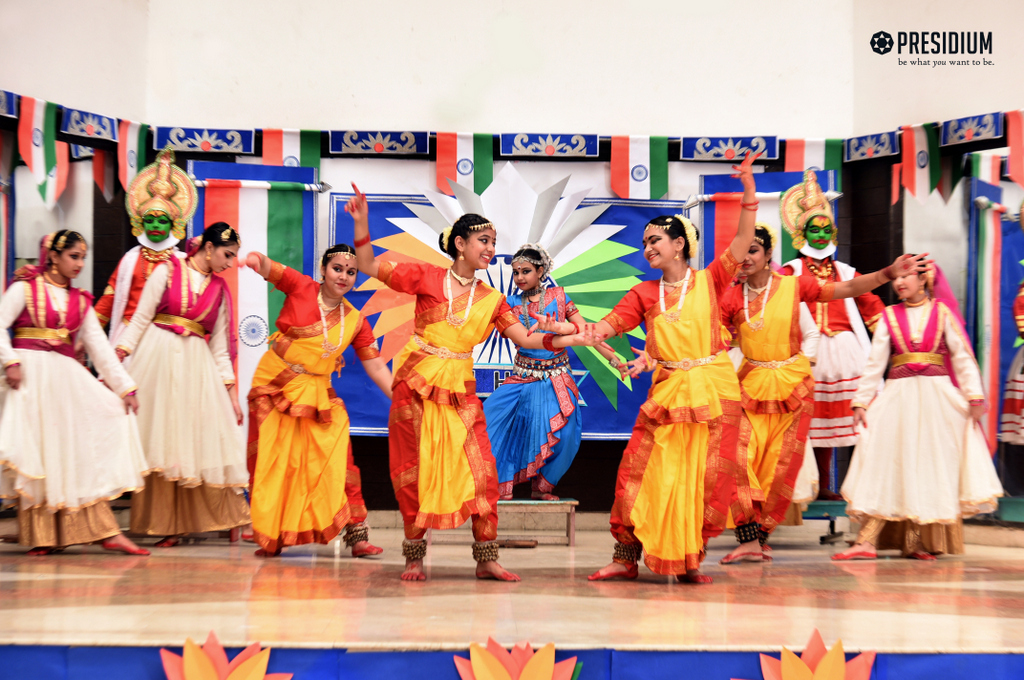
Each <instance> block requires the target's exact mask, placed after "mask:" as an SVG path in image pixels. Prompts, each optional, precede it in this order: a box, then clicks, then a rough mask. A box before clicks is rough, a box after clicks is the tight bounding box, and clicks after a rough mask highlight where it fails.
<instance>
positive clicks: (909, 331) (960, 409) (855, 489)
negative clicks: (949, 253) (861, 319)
mask: <svg viewBox="0 0 1024 680" xmlns="http://www.w3.org/2000/svg"><path fill="white" fill-rule="evenodd" d="M893 287H894V288H895V290H896V293H897V294H898V295H899V296H900V298H901V299H902V300H903V302H902V303H900V304H897V305H893V306H891V307H887V308H886V310H885V313H884V314H883V315H882V321H881V322H879V324H878V326H877V328H876V329H875V337H874V340H873V341H872V343H871V356H870V358H869V359H868V365H867V367H866V369H865V371H864V377H863V378H862V379H861V381H860V386H859V387H858V390H857V394H856V396H855V398H854V400H853V410H854V418H855V421H856V423H857V425H859V426H861V427H862V428H863V429H862V432H861V437H860V442H859V443H858V444H857V448H856V449H855V450H854V452H853V460H852V462H851V465H850V470H849V472H848V473H847V475H846V481H845V482H844V483H843V487H842V493H843V496H844V497H845V498H846V500H847V502H848V507H847V511H846V512H847V514H848V515H849V516H850V517H851V518H853V519H854V520H856V521H857V522H859V523H860V525H861V528H860V533H859V534H858V535H857V542H856V544H855V545H854V546H853V547H851V548H850V549H848V550H846V551H844V552H841V553H839V554H837V555H834V556H833V558H832V559H835V560H860V559H875V557H876V556H877V551H878V550H886V549H898V550H900V552H901V553H902V555H903V556H904V557H908V558H910V559H918V560H933V559H935V555H936V554H941V553H950V554H959V553H962V552H963V522H962V519H963V518H964V517H970V516H971V515H974V514H977V513H982V512H991V511H993V510H994V509H995V508H996V503H997V500H996V499H997V498H998V497H999V496H1001V495H1002V494H1003V489H1002V486H1001V485H1000V483H999V479H998V478H997V477H996V471H995V467H994V466H993V464H992V458H991V456H990V454H989V448H988V445H987V443H986V442H985V436H984V434H983V433H982V431H981V429H980V428H979V427H978V426H977V421H978V420H980V419H981V418H982V416H983V415H984V413H985V398H984V394H983V392H982V387H981V375H980V373H979V371H978V364H977V362H976V361H975V359H974V354H973V353H972V352H971V346H970V341H969V340H968V339H967V335H966V334H965V333H964V329H963V320H962V317H961V316H960V311H959V308H958V306H957V303H956V299H955V298H954V297H953V296H952V294H951V292H950V290H949V286H948V285H947V284H946V281H945V278H944V277H943V276H942V272H941V270H939V269H938V267H935V268H934V269H933V270H931V271H929V272H927V273H926V274H923V275H920V276H918V275H910V276H901V277H899V278H897V279H896V280H895V281H893ZM886 366H888V367H889V375H888V379H887V380H886V381H885V385H884V387H883V389H882V393H881V394H880V395H879V396H878V398H877V399H875V400H874V401H873V402H871V397H872V396H873V394H874V391H875V390H876V388H877V387H878V383H879V381H881V379H882V374H883V373H884V372H885V369H886ZM869 402H870V405H869Z"/></svg>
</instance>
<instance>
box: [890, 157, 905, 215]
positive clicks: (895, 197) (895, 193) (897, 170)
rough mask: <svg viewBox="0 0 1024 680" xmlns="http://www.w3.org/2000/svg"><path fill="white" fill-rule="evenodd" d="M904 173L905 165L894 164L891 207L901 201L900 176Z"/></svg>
mask: <svg viewBox="0 0 1024 680" xmlns="http://www.w3.org/2000/svg"><path fill="white" fill-rule="evenodd" d="M902 173H903V163H893V164H892V196H891V197H890V199H889V205H896V203H898V202H899V200H900V175H901V174H902Z"/></svg>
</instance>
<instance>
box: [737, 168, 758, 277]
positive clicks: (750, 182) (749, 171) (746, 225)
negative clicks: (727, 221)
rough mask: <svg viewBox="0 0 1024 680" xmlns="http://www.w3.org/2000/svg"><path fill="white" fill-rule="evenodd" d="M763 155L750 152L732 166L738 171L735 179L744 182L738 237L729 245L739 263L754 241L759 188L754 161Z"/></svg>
mask: <svg viewBox="0 0 1024 680" xmlns="http://www.w3.org/2000/svg"><path fill="white" fill-rule="evenodd" d="M760 155H761V154H757V155H753V154H751V153H750V152H749V151H748V152H747V157H746V158H744V159H743V162H742V163H740V164H739V165H734V166H732V169H733V170H735V171H736V174H735V175H733V177H738V178H739V180H740V181H741V182H743V202H742V203H740V223H739V226H738V227H737V228H736V236H735V237H734V238H733V240H732V243H730V244H729V251H730V252H731V253H732V256H733V258H735V260H736V261H737V262H742V261H743V258H745V257H746V256H747V251H748V250H750V244H751V243H752V242H753V241H754V222H756V221H757V193H756V192H757V187H756V183H755V182H754V170H753V165H754V161H755V160H757V157H758V156H760Z"/></svg>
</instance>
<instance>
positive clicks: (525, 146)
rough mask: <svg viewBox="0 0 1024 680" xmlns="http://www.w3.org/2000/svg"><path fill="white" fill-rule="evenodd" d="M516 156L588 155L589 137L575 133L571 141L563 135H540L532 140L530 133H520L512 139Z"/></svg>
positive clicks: (513, 152) (513, 151)
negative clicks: (567, 140) (565, 140)
mask: <svg viewBox="0 0 1024 680" xmlns="http://www.w3.org/2000/svg"><path fill="white" fill-rule="evenodd" d="M512 155H514V156H586V155H587V139H586V137H584V136H583V135H573V136H572V139H571V140H570V141H569V142H563V141H562V137H561V135H559V136H558V137H554V136H552V135H547V136H546V137H545V136H544V135H540V136H538V138H537V139H536V140H534V141H532V142H531V141H530V135H528V134H526V133H520V134H518V135H516V137H515V139H514V140H513V141H512Z"/></svg>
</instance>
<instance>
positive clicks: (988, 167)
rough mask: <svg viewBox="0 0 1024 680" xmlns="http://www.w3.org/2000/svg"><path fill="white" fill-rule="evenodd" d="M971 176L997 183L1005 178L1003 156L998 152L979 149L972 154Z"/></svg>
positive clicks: (997, 184)
mask: <svg viewBox="0 0 1024 680" xmlns="http://www.w3.org/2000/svg"><path fill="white" fill-rule="evenodd" d="M971 176H972V177H976V178H978V179H980V180H981V181H982V182H988V183H989V184H995V185H996V186H999V182H1001V181H1002V179H1003V157H1002V156H1001V155H1000V154H998V153H992V152H989V151H979V152H975V153H972V154H971Z"/></svg>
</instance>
